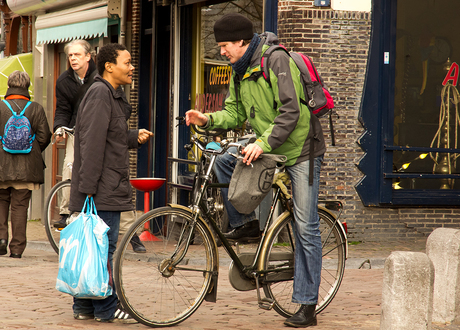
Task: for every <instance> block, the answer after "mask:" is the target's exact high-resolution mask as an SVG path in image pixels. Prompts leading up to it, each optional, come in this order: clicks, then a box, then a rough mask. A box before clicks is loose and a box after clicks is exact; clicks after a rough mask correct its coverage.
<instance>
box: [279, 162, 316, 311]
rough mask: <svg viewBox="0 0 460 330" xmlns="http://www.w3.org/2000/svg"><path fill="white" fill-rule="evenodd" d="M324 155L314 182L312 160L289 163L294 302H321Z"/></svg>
mask: <svg viewBox="0 0 460 330" xmlns="http://www.w3.org/2000/svg"><path fill="white" fill-rule="evenodd" d="M322 161H323V156H320V157H316V158H315V160H314V169H313V173H314V179H313V185H311V186H310V185H309V183H308V181H309V180H308V179H309V167H310V161H304V162H302V163H299V164H296V165H293V166H287V167H286V171H287V172H288V173H289V176H290V178H291V183H292V198H293V201H294V211H293V212H294V219H295V246H296V249H295V255H294V261H295V264H294V288H293V293H292V302H294V303H298V304H306V305H316V304H317V303H318V291H319V284H320V282H321V264H322V246H321V232H320V230H319V216H318V192H319V176H320V171H321V163H322Z"/></svg>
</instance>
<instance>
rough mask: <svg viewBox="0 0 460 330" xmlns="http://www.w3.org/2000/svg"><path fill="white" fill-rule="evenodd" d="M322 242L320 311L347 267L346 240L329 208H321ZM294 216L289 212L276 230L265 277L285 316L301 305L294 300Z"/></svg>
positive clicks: (267, 292) (269, 293) (269, 292)
mask: <svg viewBox="0 0 460 330" xmlns="http://www.w3.org/2000/svg"><path fill="white" fill-rule="evenodd" d="M318 215H319V221H320V231H321V243H322V247H323V250H322V255H323V260H322V269H321V284H320V287H319V297H318V304H317V306H316V313H320V312H321V311H323V310H324V309H325V308H326V307H327V305H329V303H330V302H331V301H332V299H333V298H334V297H335V295H336V293H337V291H338V289H339V287H340V284H341V282H342V278H343V273H344V270H345V244H346V242H345V240H344V237H343V236H342V234H341V232H340V229H339V228H338V226H337V225H334V221H335V219H334V218H333V217H332V216H331V215H330V214H329V213H327V212H326V211H324V210H322V209H319V210H318ZM293 221H294V220H293V217H292V215H289V216H288V217H286V219H284V220H283V222H282V223H281V224H280V225H279V226H278V228H277V229H276V230H275V231H274V235H273V236H272V237H271V238H270V242H269V244H268V249H269V251H268V252H267V254H266V258H265V262H264V270H265V271H269V272H268V274H267V275H266V279H265V281H264V285H263V288H264V292H265V295H266V296H267V297H268V298H271V299H273V300H274V305H273V308H274V309H275V310H276V311H277V312H278V313H279V314H280V315H282V316H283V317H290V316H292V315H294V314H295V313H296V312H297V311H298V310H299V308H300V305H299V304H296V303H293V302H292V292H293V276H294V250H295V238H294V237H295V236H294V231H293V230H294V228H293Z"/></svg>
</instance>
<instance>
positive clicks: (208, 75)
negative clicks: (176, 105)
mask: <svg viewBox="0 0 460 330" xmlns="http://www.w3.org/2000/svg"><path fill="white" fill-rule="evenodd" d="M235 12H236V13H240V14H242V15H244V16H246V17H248V18H249V19H250V20H251V21H252V22H253V24H254V30H255V32H256V33H262V32H263V28H262V27H263V24H262V23H263V0H238V1H228V2H223V3H219V4H214V5H208V6H203V7H201V17H200V19H201V33H200V38H199V39H200V43H199V47H200V61H199V62H200V65H201V68H200V72H201V74H200V75H199V77H200V82H199V86H197V88H196V90H197V93H196V94H195V109H197V110H200V111H201V112H204V113H208V112H215V111H220V110H222V108H223V106H224V101H225V98H226V95H227V92H228V87H229V84H230V78H231V76H232V68H231V66H229V65H228V64H229V62H228V60H227V58H226V57H225V56H222V55H221V54H220V47H219V46H218V45H217V43H216V40H215V38H214V30H213V27H214V23H215V22H216V21H217V20H218V19H219V18H221V17H222V16H223V15H225V14H228V13H235Z"/></svg>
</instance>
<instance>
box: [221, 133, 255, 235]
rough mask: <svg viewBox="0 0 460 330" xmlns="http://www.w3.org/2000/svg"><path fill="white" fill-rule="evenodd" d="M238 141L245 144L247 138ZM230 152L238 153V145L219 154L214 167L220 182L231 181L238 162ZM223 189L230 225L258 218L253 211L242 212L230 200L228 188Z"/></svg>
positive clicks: (237, 225)
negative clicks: (248, 212)
mask: <svg viewBox="0 0 460 330" xmlns="http://www.w3.org/2000/svg"><path fill="white" fill-rule="evenodd" d="M238 142H240V143H241V144H245V143H246V142H247V140H240V141H238ZM228 152H231V153H233V154H236V153H237V149H236V147H231V148H229V149H228V150H227V152H226V153H224V154H223V155H220V156H218V157H217V159H216V162H215V164H214V167H213V170H214V174H215V175H216V177H217V180H218V181H219V183H230V179H231V178H232V174H233V170H234V169H235V166H236V162H237V161H238V160H237V159H236V158H235V157H233V156H232V155H229V154H228ZM221 191H222V197H223V200H224V206H225V210H227V215H228V222H229V225H230V227H232V228H237V227H240V226H242V225H244V224H246V223H248V222H250V221H252V220H254V219H256V213H255V212H252V213H250V214H241V213H240V212H238V211H237V210H236V209H235V208H234V207H233V205H232V203H230V202H229V201H228V188H221Z"/></svg>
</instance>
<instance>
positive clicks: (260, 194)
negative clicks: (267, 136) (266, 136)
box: [228, 154, 287, 214]
mask: <svg viewBox="0 0 460 330" xmlns="http://www.w3.org/2000/svg"><path fill="white" fill-rule="evenodd" d="M286 160H287V157H286V156H284V155H272V154H262V155H260V156H259V158H258V159H257V160H256V161H253V162H252V163H251V164H252V166H251V165H246V164H245V163H243V160H242V159H238V162H237V163H236V166H235V170H234V171H233V175H232V179H231V180H230V185H229V187H228V200H229V201H230V202H231V203H232V205H233V206H234V207H235V209H236V210H237V211H238V212H240V213H243V214H249V213H251V212H252V211H254V210H255V209H256V208H257V206H259V204H260V203H261V202H262V200H263V199H264V198H265V196H267V194H268V192H269V191H270V188H271V187H272V184H273V178H274V176H275V171H276V169H282V168H283V167H284V162H286Z"/></svg>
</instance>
